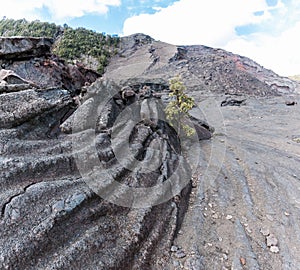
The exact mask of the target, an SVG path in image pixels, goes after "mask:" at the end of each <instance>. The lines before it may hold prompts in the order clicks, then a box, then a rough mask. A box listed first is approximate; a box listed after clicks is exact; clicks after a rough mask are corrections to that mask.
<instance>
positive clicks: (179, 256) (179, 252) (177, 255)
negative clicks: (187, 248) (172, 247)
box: [175, 250, 186, 259]
mask: <svg viewBox="0 0 300 270" xmlns="http://www.w3.org/2000/svg"><path fill="white" fill-rule="evenodd" d="M185 256H186V254H185V253H184V251H183V250H178V251H177V252H176V253H175V257H176V258H178V259H182V258H184V257H185Z"/></svg>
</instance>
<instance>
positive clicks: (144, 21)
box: [124, 0, 268, 46]
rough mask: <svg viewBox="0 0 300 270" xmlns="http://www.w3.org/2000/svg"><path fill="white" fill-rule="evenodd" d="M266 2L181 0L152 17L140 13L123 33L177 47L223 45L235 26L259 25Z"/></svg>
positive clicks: (232, 34) (125, 25) (260, 0)
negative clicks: (147, 36)
mask: <svg viewBox="0 0 300 270" xmlns="http://www.w3.org/2000/svg"><path fill="white" fill-rule="evenodd" d="M267 8H268V7H267V5H266V3H265V1H264V0H245V1H241V0H226V1H224V0H209V1H208V0H181V1H179V2H175V3H174V4H173V5H172V6H169V7H167V8H163V9H161V10H160V11H159V12H157V13H155V14H153V15H149V14H141V15H139V16H135V17H132V18H129V19H127V20H126V21H125V23H124V34H125V35H128V34H133V33H136V32H146V33H147V34H149V35H151V36H153V37H154V38H156V39H160V40H164V41H167V42H170V43H177V44H187V43H189V44H199V42H200V43H202V44H206V45H211V46H212V45H214V46H215V45H217V46H220V45H223V44H224V42H226V40H229V39H230V38H231V37H233V36H235V27H236V26H237V25H243V24H247V23H251V22H254V21H255V22H260V21H261V20H263V19H264V18H265V15H264V16H254V15H253V13H254V12H256V11H261V10H267Z"/></svg>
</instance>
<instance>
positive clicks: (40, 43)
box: [0, 37, 53, 61]
mask: <svg viewBox="0 0 300 270" xmlns="http://www.w3.org/2000/svg"><path fill="white" fill-rule="evenodd" d="M52 45H53V40H52V39H51V38H34V37H26V38H24V37H0V60H13V61H16V60H24V59H28V58H32V57H39V56H43V55H47V54H48V55H49V54H50V49H51V46H52Z"/></svg>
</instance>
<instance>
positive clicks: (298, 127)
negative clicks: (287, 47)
mask: <svg viewBox="0 0 300 270" xmlns="http://www.w3.org/2000/svg"><path fill="white" fill-rule="evenodd" d="M223 99H224V97H221V96H216V97H210V98H208V99H203V100H201V101H200V102H199V103H198V104H199V108H204V111H205V113H206V114H207V115H211V114H214V111H215V110H218V109H220V111H221V113H222V116H223V123H222V122H221V123H220V121H214V123H215V124H213V125H214V127H215V128H216V132H215V135H214V136H213V138H212V139H211V140H210V141H205V142H203V143H201V149H202V151H203V152H202V155H201V162H200V174H199V176H198V177H197V179H195V180H194V184H195V186H194V188H193V190H192V193H191V198H190V205H189V208H188V211H187V212H186V214H185V220H184V222H183V225H182V228H181V232H180V234H179V235H178V237H177V238H176V240H175V242H174V246H175V247H180V250H182V251H183V252H184V254H185V255H186V256H185V257H184V258H182V259H177V258H176V257H178V256H177V252H173V254H172V257H173V258H174V259H173V267H174V268H172V266H170V269H182V268H181V267H184V269H251V270H252V269H298V268H299V265H300V261H299V258H300V254H299V241H300V239H299V224H300V220H299V217H300V213H299V211H300V205H299V203H300V201H299V198H300V182H299V180H300V179H299V175H300V167H299V161H300V145H299V137H300V136H299V135H300V134H299V131H300V122H299V115H300V114H299V113H300V109H299V106H297V105H296V106H291V107H288V106H286V104H285V102H286V101H287V100H289V99H292V100H295V101H298V102H299V95H292V96H289V97H288V98H287V97H286V96H285V97H269V98H266V97H264V98H263V97H259V98H254V97H247V102H246V105H245V106H241V107H233V106H232V107H231V106H228V107H221V108H217V106H218V105H219V104H220V102H221V101H222V100H223ZM210 120H211V121H210V123H213V118H211V119H210ZM220 124H221V125H220ZM175 249H176V248H175Z"/></svg>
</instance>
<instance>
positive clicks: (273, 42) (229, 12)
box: [0, 0, 300, 75]
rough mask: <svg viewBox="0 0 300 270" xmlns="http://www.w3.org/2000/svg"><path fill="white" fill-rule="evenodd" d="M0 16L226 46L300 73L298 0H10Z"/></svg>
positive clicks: (290, 72)
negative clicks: (141, 33)
mask: <svg viewBox="0 0 300 270" xmlns="http://www.w3.org/2000/svg"><path fill="white" fill-rule="evenodd" d="M16 7H18V8H16ZM0 16H6V17H8V18H15V19H20V18H26V19H28V20H35V19H39V20H41V21H49V22H55V23H58V24H64V23H67V24H68V25H70V26H72V27H86V28H89V29H93V30H96V31H99V32H106V33H109V34H119V35H120V36H122V35H128V34H133V33H136V32H143V33H145V34H149V35H150V36H152V37H153V38H155V39H158V40H161V41H165V42H169V43H173V44H178V45H189V44H203V45H207V46H211V47H218V48H223V49H226V50H229V51H232V52H234V53H238V54H241V55H245V56H248V57H250V58H252V59H253V60H255V61H257V62H258V63H259V64H262V65H263V66H265V67H266V68H270V69H272V70H274V71H275V72H277V73H279V74H280V75H293V74H300V53H299V48H300V41H299V38H298V36H299V34H300V1H299V0H140V1H136V0H84V1H83V0H10V1H5V2H3V3H2V4H1V10H0Z"/></svg>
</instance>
